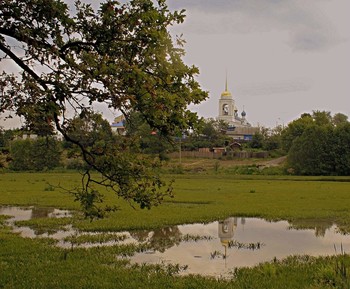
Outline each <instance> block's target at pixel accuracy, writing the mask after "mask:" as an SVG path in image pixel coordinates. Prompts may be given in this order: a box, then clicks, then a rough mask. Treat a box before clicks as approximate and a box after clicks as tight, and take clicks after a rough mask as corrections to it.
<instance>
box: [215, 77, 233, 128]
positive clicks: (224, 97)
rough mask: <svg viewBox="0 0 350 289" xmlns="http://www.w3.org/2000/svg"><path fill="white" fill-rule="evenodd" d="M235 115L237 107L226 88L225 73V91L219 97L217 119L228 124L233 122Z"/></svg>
mask: <svg viewBox="0 0 350 289" xmlns="http://www.w3.org/2000/svg"><path fill="white" fill-rule="evenodd" d="M236 115H237V108H236V106H235V101H234V100H233V97H232V94H231V92H229V91H228V89H227V75H226V82H225V91H224V92H223V93H221V97H220V99H219V120H223V121H225V122H227V123H228V124H232V123H234V122H235V116H236Z"/></svg>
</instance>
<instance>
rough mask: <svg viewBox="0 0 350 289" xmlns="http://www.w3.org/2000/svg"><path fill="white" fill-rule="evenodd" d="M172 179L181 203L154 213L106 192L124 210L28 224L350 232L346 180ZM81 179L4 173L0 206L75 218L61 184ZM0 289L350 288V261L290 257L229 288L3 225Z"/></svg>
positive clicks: (244, 272) (243, 275)
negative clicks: (233, 222) (221, 223)
mask: <svg viewBox="0 0 350 289" xmlns="http://www.w3.org/2000/svg"><path fill="white" fill-rule="evenodd" d="M165 178H168V179H169V180H170V179H172V178H175V179H176V182H175V185H174V188H175V198H174V199H167V200H165V201H164V203H163V204H162V205H161V206H159V207H155V208H153V209H151V210H140V209H136V210H135V209H132V208H131V207H130V206H129V204H127V203H125V202H124V201H123V200H120V199H118V198H116V197H115V196H113V195H111V194H110V193H109V192H105V193H106V202H107V203H116V204H117V205H119V207H120V210H119V211H117V212H114V213H111V214H110V215H108V216H107V217H106V218H105V219H102V220H96V221H93V222H90V220H84V219H83V218H82V217H81V215H80V214H76V215H74V216H73V217H72V218H69V219H68V220H64V221H62V220H59V219H58V220H55V221H54V219H45V218H39V219H33V220H30V221H25V224H26V225H29V226H31V227H32V228H37V229H40V230H44V231H45V230H47V231H50V230H55V229H58V228H60V227H61V226H63V225H66V224H67V222H68V223H71V224H73V226H74V227H76V228H78V229H81V230H87V231H100V232H107V231H123V230H134V229H146V228H147V229H154V228H160V227H164V226H169V225H178V224H184V223H197V222H209V221H214V220H218V219H225V218H227V217H229V216H255V217H262V218H265V219H268V220H279V219H284V220H288V221H290V222H291V223H292V224H293V226H296V227H310V228H317V227H322V228H324V227H330V226H331V225H332V224H333V223H336V224H337V225H338V226H339V227H340V228H341V230H343V231H344V232H349V231H350V178H349V177H341V178H340V177H339V178H329V177H327V178H326V177H290V176H254V175H250V176H239V175H232V174H230V173H227V171H226V172H225V173H217V172H209V171H208V172H206V173H202V174H182V175H166V176H165ZM79 181H80V175H79V174H78V173H6V174H1V175H0V204H1V205H16V206H29V205H33V206H39V207H55V208H62V209H70V210H79V204H78V203H76V202H74V201H73V197H72V196H71V195H69V194H67V193H65V192H63V191H61V190H60V189H58V188H56V186H62V187H66V188H71V187H74V186H77V185H78V184H79ZM0 224H2V225H0V272H1V274H0V288H350V287H349V282H350V281H349V278H348V277H347V273H346V274H345V275H344V270H340V269H339V268H344V266H345V267H346V268H349V264H350V260H349V258H348V256H347V255H345V256H338V257H327V258H311V257H290V258H288V259H286V260H283V261H276V262H274V263H265V264H262V265H259V266H257V267H255V268H252V269H239V270H238V271H237V272H236V276H235V278H234V279H233V280H230V281H228V280H226V281H224V280H220V281H218V280H215V279H210V278H204V277H199V276H187V277H179V276H176V274H174V272H176V270H172V268H162V267H160V266H131V265H129V264H128V262H127V261H125V260H123V261H121V260H118V259H117V257H116V256H117V255H119V254H123V253H125V252H131V253H132V251H133V250H135V249H134V248H132V247H125V246H124V247H123V246H113V247H108V248H107V247H106V248H94V249H74V250H72V251H70V250H69V251H68V250H65V249H59V248H56V247H54V246H52V243H53V242H54V241H52V240H47V239H34V240H31V239H24V238H20V237H19V236H17V235H15V234H14V233H11V232H10V231H9V229H8V228H7V227H6V226H5V225H4V218H0ZM346 272H347V271H346Z"/></svg>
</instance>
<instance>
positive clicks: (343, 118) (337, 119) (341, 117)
mask: <svg viewBox="0 0 350 289" xmlns="http://www.w3.org/2000/svg"><path fill="white" fill-rule="evenodd" d="M332 122H333V124H334V125H335V126H337V125H341V124H344V123H348V116H347V115H345V114H343V113H336V114H335V115H334V116H333V118H332Z"/></svg>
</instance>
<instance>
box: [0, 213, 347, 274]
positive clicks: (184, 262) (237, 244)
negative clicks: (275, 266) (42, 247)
mask: <svg viewBox="0 0 350 289" xmlns="http://www.w3.org/2000/svg"><path fill="white" fill-rule="evenodd" d="M0 214H1V215H8V216H10V217H11V218H9V219H8V224H9V225H11V226H12V227H13V230H14V231H15V232H18V233H19V234H21V236H23V237H29V238H48V237H49V238H53V239H56V240H58V242H57V245H58V246H60V247H72V246H76V247H78V246H80V247H86V248H87V247H92V246H113V245H119V244H127V243H133V244H136V245H146V246H143V248H146V249H143V250H142V252H138V253H136V254H135V255H134V256H132V257H131V258H130V260H131V262H132V263H152V264H159V263H163V264H179V265H181V266H182V268H183V269H184V273H186V274H188V273H195V274H201V275H208V276H216V277H224V276H226V275H228V274H230V272H231V271H233V270H234V269H235V268H238V267H243V266H254V265H257V264H258V263H260V262H264V261H271V260H273V259H274V258H276V259H282V258H284V257H287V256H289V255H304V254H307V255H311V256H320V255H333V254H336V253H340V246H342V247H343V248H344V250H345V252H347V251H348V249H349V248H350V236H349V235H344V234H341V233H340V232H339V230H338V228H337V226H336V225H335V224H334V225H332V226H330V227H326V228H322V229H320V226H318V224H316V223H315V225H314V227H315V229H295V228H294V227H293V225H292V224H290V223H288V222H286V221H279V222H268V221H266V220H263V219H258V218H241V217H237V218H236V217H232V218H228V219H226V220H220V221H216V222H212V223H208V224H189V225H181V226H172V227H167V228H163V229H160V230H153V231H147V230H142V231H130V232H109V233H99V232H95V233H88V232H79V231H77V230H75V229H74V228H72V226H67V227H66V228H65V229H64V230H61V231H58V232H55V233H54V234H48V233H44V234H36V233H35V231H34V230H32V229H31V228H29V227H21V226H18V225H16V223H15V222H16V221H21V220H29V219H31V218H38V217H40V218H42V217H49V218H62V217H69V216H70V212H69V211H65V210H57V209H53V208H47V209H37V208H17V207H2V208H0ZM102 234H103V235H104V237H103V238H102ZM99 235H101V238H99ZM106 235H108V238H106ZM81 236H88V238H87V239H89V238H90V239H91V237H94V236H95V238H93V239H95V242H92V241H91V240H90V241H86V242H84V241H81V242H74V240H78V239H79V238H81ZM82 240H84V238H82ZM96 240H98V241H96ZM336 250H337V251H336Z"/></svg>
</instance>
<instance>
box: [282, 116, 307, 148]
mask: <svg viewBox="0 0 350 289" xmlns="http://www.w3.org/2000/svg"><path fill="white" fill-rule="evenodd" d="M312 124H313V119H312V117H311V115H310V114H302V115H301V117H300V118H298V119H296V120H293V121H292V122H290V123H289V124H288V126H287V127H286V128H285V129H284V130H283V131H282V133H281V142H282V148H283V149H284V150H285V151H286V152H288V151H289V149H290V148H291V146H292V144H293V141H294V140H295V139H296V138H298V137H299V136H301V135H302V134H303V132H304V131H305V129H306V128H307V127H309V126H310V125H312Z"/></svg>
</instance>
